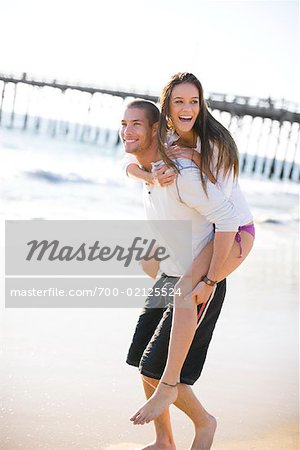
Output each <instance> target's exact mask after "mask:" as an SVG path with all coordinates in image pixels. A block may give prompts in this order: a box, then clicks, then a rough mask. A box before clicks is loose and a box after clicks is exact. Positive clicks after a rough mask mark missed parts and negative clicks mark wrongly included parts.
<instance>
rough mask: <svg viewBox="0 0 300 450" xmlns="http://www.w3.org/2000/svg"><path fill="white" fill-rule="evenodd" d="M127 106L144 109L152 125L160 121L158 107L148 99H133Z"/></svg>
mask: <svg viewBox="0 0 300 450" xmlns="http://www.w3.org/2000/svg"><path fill="white" fill-rule="evenodd" d="M126 108H139V109H143V110H144V111H145V113H146V117H147V119H148V122H149V125H150V126H151V127H152V125H153V124H154V123H156V122H158V121H159V116H160V112H159V109H158V107H157V106H156V105H155V104H154V103H152V102H149V101H148V100H133V101H132V102H130V103H128V104H127V105H126Z"/></svg>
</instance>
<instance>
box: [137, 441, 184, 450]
mask: <svg viewBox="0 0 300 450" xmlns="http://www.w3.org/2000/svg"><path fill="white" fill-rule="evenodd" d="M140 450H176V445H175V442H169V443H167V442H154V443H153V444H149V445H146V447H143V448H141V449H140Z"/></svg>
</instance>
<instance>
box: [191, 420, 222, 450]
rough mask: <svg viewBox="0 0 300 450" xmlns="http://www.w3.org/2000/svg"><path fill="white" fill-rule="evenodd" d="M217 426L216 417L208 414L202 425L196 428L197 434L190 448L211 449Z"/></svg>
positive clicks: (197, 449)
mask: <svg viewBox="0 0 300 450" xmlns="http://www.w3.org/2000/svg"><path fill="white" fill-rule="evenodd" d="M216 428H217V421H216V419H215V417H213V416H208V418H207V421H206V422H205V423H204V424H203V426H201V427H197V428H196V434H195V438H194V441H193V443H192V446H191V449H190V450H210V449H211V446H212V443H213V440H214V435H215V432H216Z"/></svg>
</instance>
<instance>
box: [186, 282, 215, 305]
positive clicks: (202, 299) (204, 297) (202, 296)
mask: <svg viewBox="0 0 300 450" xmlns="http://www.w3.org/2000/svg"><path fill="white" fill-rule="evenodd" d="M213 290H214V287H213V286H209V285H208V284H206V283H204V281H200V282H199V283H198V284H197V285H196V286H195V287H194V289H193V290H192V292H191V293H190V294H189V296H188V298H190V296H191V297H192V300H194V301H195V302H196V303H197V305H200V303H206V302H207V301H208V300H209V297H210V296H211V294H212V292H213Z"/></svg>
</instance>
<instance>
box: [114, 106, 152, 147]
mask: <svg viewBox="0 0 300 450" xmlns="http://www.w3.org/2000/svg"><path fill="white" fill-rule="evenodd" d="M154 134H155V133H154V125H153V126H150V124H149V121H148V118H147V116H146V112H145V111H144V110H143V109H140V108H134V107H133V108H127V109H125V111H124V114H123V119H122V122H121V129H120V136H121V139H122V142H123V145H124V149H125V152H126V153H132V154H134V155H135V154H139V153H142V152H143V151H145V150H147V149H148V148H149V147H150V145H151V144H152V142H153V137H154Z"/></svg>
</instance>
